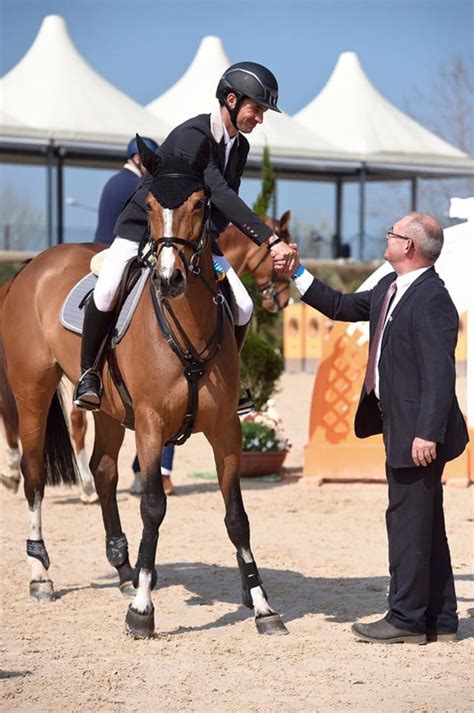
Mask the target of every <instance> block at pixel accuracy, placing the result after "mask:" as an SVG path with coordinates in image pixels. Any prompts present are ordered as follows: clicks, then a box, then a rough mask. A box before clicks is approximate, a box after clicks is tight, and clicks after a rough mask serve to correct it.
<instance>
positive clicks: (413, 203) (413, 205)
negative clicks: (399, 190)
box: [411, 176, 418, 211]
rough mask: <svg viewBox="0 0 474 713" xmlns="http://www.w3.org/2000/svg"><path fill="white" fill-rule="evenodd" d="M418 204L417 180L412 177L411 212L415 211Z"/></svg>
mask: <svg viewBox="0 0 474 713" xmlns="http://www.w3.org/2000/svg"><path fill="white" fill-rule="evenodd" d="M417 202H418V179H417V177H416V176H414V177H413V178H412V179H411V210H412V211H416V206H417Z"/></svg>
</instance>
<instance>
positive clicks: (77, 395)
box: [73, 369, 102, 411]
mask: <svg viewBox="0 0 474 713" xmlns="http://www.w3.org/2000/svg"><path fill="white" fill-rule="evenodd" d="M101 399H102V382H101V379H100V376H99V374H98V373H97V372H96V371H92V369H87V371H85V372H84V373H83V375H82V376H81V378H80V379H79V381H78V382H77V384H76V388H75V389H74V396H73V403H74V406H77V407H78V408H83V409H86V410H87V411H98V410H99V408H100V402H101Z"/></svg>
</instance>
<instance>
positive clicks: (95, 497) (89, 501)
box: [81, 493, 99, 505]
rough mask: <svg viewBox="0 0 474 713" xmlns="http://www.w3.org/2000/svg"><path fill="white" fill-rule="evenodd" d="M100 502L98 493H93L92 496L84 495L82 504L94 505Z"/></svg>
mask: <svg viewBox="0 0 474 713" xmlns="http://www.w3.org/2000/svg"><path fill="white" fill-rule="evenodd" d="M98 502H99V496H98V495H97V493H92V494H91V495H86V493H82V495H81V503H83V504H84V505H93V504H94V503H98Z"/></svg>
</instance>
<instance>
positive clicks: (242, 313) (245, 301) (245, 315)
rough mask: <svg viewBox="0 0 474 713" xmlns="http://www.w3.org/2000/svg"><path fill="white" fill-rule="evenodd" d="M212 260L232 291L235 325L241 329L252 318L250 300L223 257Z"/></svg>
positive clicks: (215, 256)
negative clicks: (235, 312)
mask: <svg viewBox="0 0 474 713" xmlns="http://www.w3.org/2000/svg"><path fill="white" fill-rule="evenodd" d="M212 258H213V260H214V262H217V263H218V264H219V265H220V266H221V267H222V269H223V270H224V272H225V274H226V277H227V279H228V280H229V285H230V289H231V290H232V293H233V295H234V298H235V303H236V306H237V314H236V315H234V319H235V323H236V325H237V326H238V327H241V326H243V325H244V324H247V322H249V321H250V318H251V316H252V312H253V302H252V298H251V297H250V295H249V293H248V292H247V290H246V289H245V287H244V285H243V284H242V282H241V281H240V278H239V276H238V275H237V273H236V272H235V270H234V268H233V267H232V266H231V265H230V263H229V262H228V261H227V260H226V259H225V257H224V256H223V255H213V256H212Z"/></svg>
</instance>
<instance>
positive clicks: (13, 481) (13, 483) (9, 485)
mask: <svg viewBox="0 0 474 713" xmlns="http://www.w3.org/2000/svg"><path fill="white" fill-rule="evenodd" d="M0 482H1V483H2V485H4V486H5V487H6V489H7V490H9V491H10V492H11V493H16V492H17V491H18V487H19V485H20V479H19V478H15V477H13V476H10V475H5V474H4V473H2V474H1V475H0Z"/></svg>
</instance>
